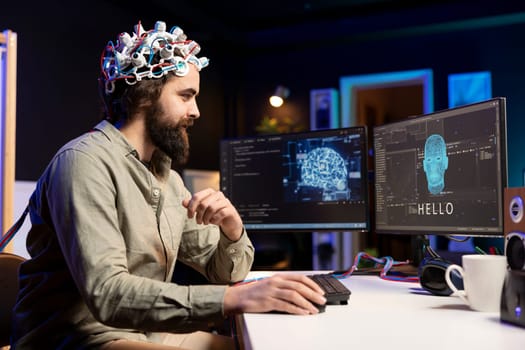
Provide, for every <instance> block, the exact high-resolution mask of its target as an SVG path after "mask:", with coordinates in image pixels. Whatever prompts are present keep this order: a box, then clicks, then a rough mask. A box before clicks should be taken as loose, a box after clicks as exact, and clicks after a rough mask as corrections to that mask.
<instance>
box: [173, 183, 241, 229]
mask: <svg viewBox="0 0 525 350" xmlns="http://www.w3.org/2000/svg"><path fill="white" fill-rule="evenodd" d="M182 204H183V205H184V206H185V207H186V209H187V210H188V218H193V217H194V216H195V220H196V221H197V223H198V224H205V225H207V224H217V223H218V222H220V221H221V220H223V219H224V218H225V217H226V216H227V215H228V210H229V208H230V207H231V203H230V201H229V200H228V199H227V198H226V197H225V196H224V194H223V193H222V192H221V191H214V190H213V189H211V188H208V189H206V190H203V191H200V192H197V193H195V194H194V195H193V196H192V197H191V198H190V199H185V200H184V201H183V202H182Z"/></svg>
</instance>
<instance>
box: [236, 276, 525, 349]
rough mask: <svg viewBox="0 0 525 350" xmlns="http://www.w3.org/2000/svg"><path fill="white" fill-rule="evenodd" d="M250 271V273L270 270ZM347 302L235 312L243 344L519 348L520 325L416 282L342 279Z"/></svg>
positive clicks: (524, 335)
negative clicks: (306, 310) (312, 310)
mask: <svg viewBox="0 0 525 350" xmlns="http://www.w3.org/2000/svg"><path fill="white" fill-rule="evenodd" d="M269 274H270V273H269V272H252V273H251V274H250V276H249V278H254V277H261V276H265V275H269ZM342 281H343V283H344V284H345V285H346V286H347V287H348V288H349V289H350V290H351V292H352V295H351V296H350V299H349V303H348V305H328V306H327V307H326V311H325V312H324V313H321V314H317V315H312V316H296V315H286V314H276V313H267V314H243V315H239V316H237V319H236V321H237V327H238V329H237V330H238V335H239V338H240V341H241V346H243V347H244V349H247V350H280V349H287V350H291V349H300V350H308V349H321V350H336V349H345V350H347V349H365V350H375V349H377V350H389V349H403V350H411V349H414V350H433V349H436V350H456V349H457V350H470V349H475V350H485V349H486V350H498V349H502V350H503V349H504V350H523V349H525V328H520V327H517V326H513V325H510V324H506V323H501V322H500V318H499V312H498V313H482V312H477V311H471V310H470V309H469V308H468V307H467V306H465V305H464V304H463V303H462V301H461V300H460V299H459V298H458V297H455V296H450V297H439V296H434V295H431V294H429V293H427V292H426V291H425V290H423V289H421V287H420V285H419V283H407V282H391V281H385V280H382V279H380V278H379V277H376V276H351V277H349V278H347V279H344V280H342Z"/></svg>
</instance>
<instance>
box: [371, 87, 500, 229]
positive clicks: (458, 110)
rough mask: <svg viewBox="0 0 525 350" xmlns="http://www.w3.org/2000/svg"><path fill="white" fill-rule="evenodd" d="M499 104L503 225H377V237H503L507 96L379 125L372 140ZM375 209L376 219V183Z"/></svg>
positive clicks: (375, 190)
mask: <svg viewBox="0 0 525 350" xmlns="http://www.w3.org/2000/svg"><path fill="white" fill-rule="evenodd" d="M491 104H497V106H498V109H499V123H498V127H499V142H500V171H501V188H499V190H500V193H499V196H498V197H499V203H500V208H499V210H500V213H499V217H500V222H499V224H498V226H497V229H496V230H495V231H481V230H472V231H468V230H459V229H457V228H454V227H448V226H446V227H443V228H442V229H435V228H432V229H429V228H428V227H425V226H413V227H399V226H389V225H380V226H378V225H377V223H376V222H374V232H376V233H378V234H389V235H437V236H461V237H503V236H504V227H503V222H504V207H505V205H504V192H505V188H506V187H507V184H508V164H507V107H506V98H505V97H494V98H491V99H487V100H484V101H480V102H476V103H470V104H466V105H462V106H458V107H454V108H448V109H442V110H439V111H435V112H432V113H427V114H422V115H418V116H412V117H409V118H407V119H405V120H399V121H394V122H390V123H388V124H383V125H377V126H374V127H373V137H375V135H376V131H377V130H379V129H384V128H390V127H396V126H397V125H402V124H407V125H408V124H410V123H411V122H413V123H419V122H421V121H422V120H424V119H435V118H439V117H440V116H447V117H448V115H449V114H450V113H461V112H469V111H472V110H475V109H479V107H480V106H484V105H491ZM373 151H374V160H373V162H374V171H375V167H376V160H377V158H376V157H375V143H374V149H373ZM373 198H374V203H373V208H372V210H373V211H374V218H375V217H376V211H377V204H376V203H377V189H376V186H375V181H374V189H373Z"/></svg>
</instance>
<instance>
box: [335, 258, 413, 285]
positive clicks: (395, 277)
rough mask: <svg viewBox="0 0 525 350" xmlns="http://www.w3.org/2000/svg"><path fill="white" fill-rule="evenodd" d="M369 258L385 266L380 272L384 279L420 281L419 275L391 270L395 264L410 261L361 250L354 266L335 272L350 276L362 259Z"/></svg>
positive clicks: (376, 265)
mask: <svg viewBox="0 0 525 350" xmlns="http://www.w3.org/2000/svg"><path fill="white" fill-rule="evenodd" d="M363 259H364V260H369V261H372V262H374V263H375V267H376V268H377V267H379V266H383V268H382V269H381V271H380V273H379V277H380V278H381V279H384V280H388V281H398V282H419V278H418V277H417V276H405V275H402V274H396V273H394V272H390V269H391V268H392V267H394V266H401V265H408V264H409V263H410V262H409V261H397V260H394V259H393V258H392V257H391V256H384V257H381V258H376V257H374V256H372V255H370V254H368V253H365V252H360V253H358V254H357V255H356V257H355V259H354V264H353V265H352V267H351V268H350V269H349V270H348V271H346V272H344V273H341V274H334V276H335V277H337V278H340V279H342V278H346V277H350V276H351V275H352V273H353V272H354V271H356V270H358V269H359V268H358V266H359V263H360V262H361V260H363ZM389 272H390V274H389Z"/></svg>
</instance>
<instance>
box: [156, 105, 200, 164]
mask: <svg viewBox="0 0 525 350" xmlns="http://www.w3.org/2000/svg"><path fill="white" fill-rule="evenodd" d="M167 119H168V118H167V117H166V113H164V110H163V109H162V107H161V106H160V105H159V104H158V103H155V104H154V105H153V106H152V107H151V108H149V109H148V110H147V111H146V131H147V133H148V136H149V137H150V139H151V141H152V142H153V144H154V145H155V146H156V147H157V148H158V149H160V150H161V151H162V152H164V153H166V155H167V156H168V157H170V158H171V160H172V161H173V162H174V163H177V164H178V165H183V164H186V162H187V161H188V157H189V153H190V143H189V139H188V133H187V131H186V128H187V127H189V126H191V125H192V124H193V122H192V121H191V120H186V119H181V120H180V121H179V122H178V123H170V122H169V121H167Z"/></svg>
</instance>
